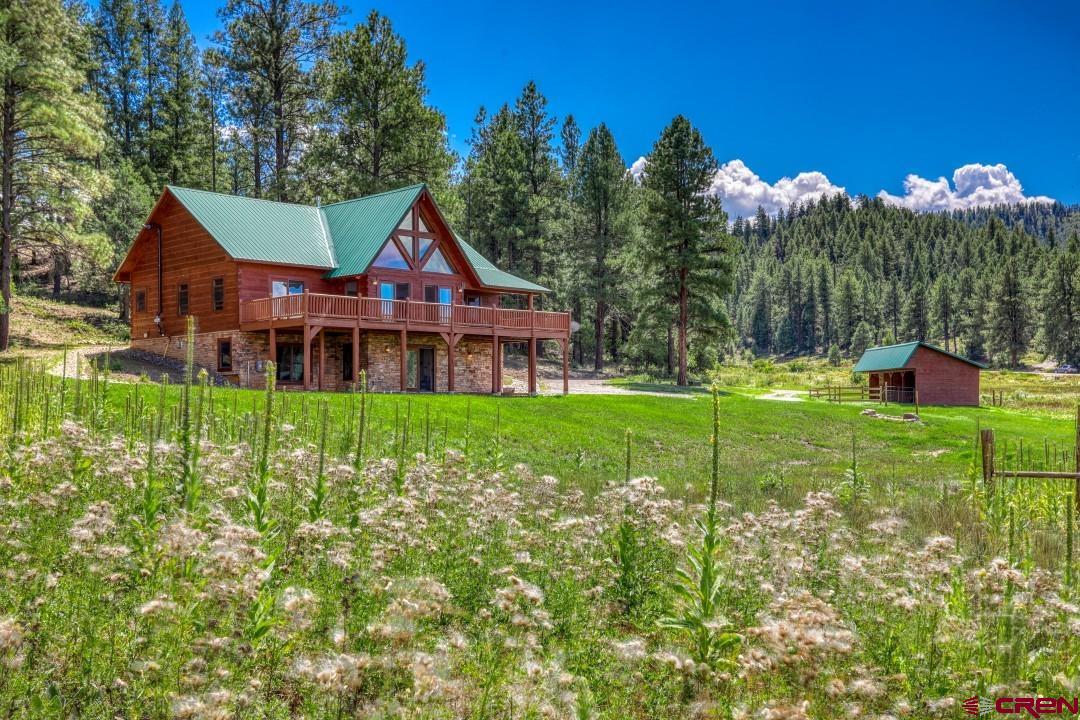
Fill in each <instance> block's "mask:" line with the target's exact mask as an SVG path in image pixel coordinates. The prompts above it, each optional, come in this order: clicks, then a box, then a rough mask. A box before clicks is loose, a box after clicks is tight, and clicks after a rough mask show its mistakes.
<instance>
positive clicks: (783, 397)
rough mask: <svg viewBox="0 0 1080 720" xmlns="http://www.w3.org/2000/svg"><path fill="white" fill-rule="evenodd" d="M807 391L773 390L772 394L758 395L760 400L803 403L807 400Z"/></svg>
mask: <svg viewBox="0 0 1080 720" xmlns="http://www.w3.org/2000/svg"><path fill="white" fill-rule="evenodd" d="M804 394H805V391H802V392H800V391H799V390H773V391H772V392H771V393H767V394H765V395H758V396H757V398H758V400H780V401H782V402H802V401H803V400H805V399H806V398H805V397H804Z"/></svg>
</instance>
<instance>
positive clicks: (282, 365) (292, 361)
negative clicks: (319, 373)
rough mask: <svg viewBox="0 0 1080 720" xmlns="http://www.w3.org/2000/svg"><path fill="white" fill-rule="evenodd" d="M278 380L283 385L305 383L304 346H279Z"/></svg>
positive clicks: (284, 344)
mask: <svg viewBox="0 0 1080 720" xmlns="http://www.w3.org/2000/svg"><path fill="white" fill-rule="evenodd" d="M277 379H278V382H283V383H299V382H303V381H304V346H303V345H302V344H300V343H282V344H280V345H278V346H277Z"/></svg>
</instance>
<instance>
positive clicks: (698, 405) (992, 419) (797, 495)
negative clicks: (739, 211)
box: [108, 383, 1073, 531]
mask: <svg viewBox="0 0 1080 720" xmlns="http://www.w3.org/2000/svg"><path fill="white" fill-rule="evenodd" d="M108 392H109V396H110V406H111V407H112V408H113V412H114V413H116V414H117V415H119V414H122V413H123V412H124V411H125V408H126V407H133V406H137V405H138V404H142V405H144V406H148V405H150V406H152V405H153V404H155V403H156V402H157V400H156V394H157V390H156V389H155V388H152V387H149V386H147V387H142V388H139V387H137V386H134V385H121V384H115V383H114V384H112V385H111V386H110V387H109V390H108ZM178 392H179V389H178V388H177V387H171V388H169V390H168V397H169V400H168V401H167V404H169V405H172V404H174V403H175V399H176V397H177V396H178ZM761 392H762V391H761V390H759V389H753V388H727V389H724V390H723V393H722V398H721V430H720V433H721V458H720V464H721V471H722V474H723V476H724V478H725V479H726V483H727V499H728V500H729V501H731V502H732V503H734V504H735V505H736V508H737V509H747V510H757V509H760V508H761V507H763V506H764V504H765V503H767V502H769V501H770V500H777V501H779V502H780V503H781V504H782V505H793V504H795V503H797V502H798V501H799V499H801V498H802V497H803V495H805V493H806V492H807V491H808V490H829V489H835V488H836V486H837V484H838V483H840V482H841V480H842V479H843V478H844V474H845V471H846V470H847V469H849V468H850V466H851V464H852V439H853V437H854V445H855V462H856V464H857V469H858V471H859V472H860V473H861V475H862V477H864V478H865V479H866V480H868V481H869V482H870V486H871V488H872V492H874V493H876V494H877V495H878V497H877V498H876V499H878V500H880V501H882V502H885V503H887V504H890V505H899V506H908V505H910V504H912V503H914V504H917V505H919V506H920V507H921V506H922V505H923V504H925V503H926V502H935V501H936V500H935V498H936V497H938V495H939V494H940V492H941V491H942V487H943V486H944V487H946V491H949V488H952V489H953V490H955V489H956V488H958V487H959V486H960V485H961V484H962V483H964V482H966V481H968V480H970V478H971V477H972V474H973V472H974V469H973V467H972V457H973V453H974V449H975V448H974V443H975V438H976V431H977V428H978V427H979V426H980V425H981V427H984V428H985V427H990V428H993V429H994V430H995V431H996V432H997V434H998V438H999V440H998V442H999V445H1004V444H1006V443H1007V444H1008V447H1009V448H1010V452H1015V449H1016V447H1017V446H1018V443H1019V441H1020V439H1023V441H1024V443H1025V445H1026V447H1027V449H1028V452H1030V451H1031V449H1032V448H1035V449H1037V450H1038V452H1039V454H1040V456H1041V453H1042V451H1043V448H1044V444H1048V445H1049V447H1050V448H1053V447H1055V443H1056V446H1057V447H1059V448H1066V447H1071V438H1072V433H1073V426H1072V423H1071V422H1070V421H1069V420H1066V419H1065V418H1064V417H1060V416H1054V415H1050V414H1045V413H1040V412H1019V411H1015V410H1010V409H1008V408H935V407H924V408H922V422H921V423H901V422H892V421H887V420H881V419H873V418H868V417H864V416H862V415H861V414H860V412H861V410H862V409H863V408H864V407H865V406H863V405H851V404H848V405H835V404H830V403H826V402H822V401H804V402H781V401H773V400H765V399H760V398H759V397H758V395H759V394H760V393H761ZM136 394H137V395H138V396H139V397H138V398H136V397H135V396H136ZM689 395H690V396H689V397H660V396H650V395H570V396H565V397H563V396H543V397H512V398H505V397H487V396H464V395H371V396H369V402H370V405H369V411H368V421H367V422H368V432H367V437H366V440H365V442H366V443H367V446H368V452H369V453H370V454H372V455H375V454H378V455H383V456H389V457H396V456H397V455H398V454H399V453H400V452H401V443H402V441H403V438H404V441H405V443H406V444H407V454H408V455H411V454H413V453H416V452H422V451H424V450H427V451H428V452H429V453H440V452H441V451H442V449H443V448H444V447H451V448H455V449H458V450H467V451H468V452H467V455H468V456H469V458H470V461H471V462H472V463H473V464H474V466H476V467H485V466H490V465H492V464H499V463H503V464H507V465H509V464H514V463H519V462H521V463H526V464H528V465H529V466H530V467H531V468H532V469H533V471H534V472H536V473H539V474H549V475H553V476H555V477H556V478H558V479H559V480H560V482H561V483H562V484H563V485H564V486H574V487H578V488H581V489H583V490H584V491H585V492H586V493H587V494H588V495H590V496H591V495H594V494H595V493H596V492H598V491H599V490H601V489H602V488H603V487H605V486H606V485H608V484H610V483H612V482H615V481H619V480H621V479H622V477H623V476H624V472H625V458H626V447H625V437H626V431H627V430H629V431H630V438H631V439H630V442H631V449H630V450H631V461H630V465H631V473H632V474H633V475H635V476H638V475H651V476H654V477H656V478H658V479H659V481H660V482H661V484H662V485H664V486H665V487H666V488H667V489H668V491H669V492H670V493H672V494H673V495H675V496H680V497H681V496H688V497H691V498H693V499H700V498H701V497H703V495H702V493H703V490H704V488H705V487H706V483H707V475H708V471H709V470H708V469H709V463H710V451H709V443H708V439H709V433H710V419H711V409H710V399H709V396H708V394H707V393H706V392H704V391H701V392H692V393H689ZM277 397H278V407H279V410H278V415H279V418H280V419H281V420H282V421H283V422H285V423H287V425H288V426H289V429H288V432H290V433H299V434H301V435H302V436H303V437H305V438H307V439H308V440H309V442H310V443H311V444H315V443H316V441H317V437H318V431H319V428H318V422H317V420H316V416H317V413H318V408H319V406H320V404H321V403H326V404H327V407H328V409H329V413H330V418H331V421H330V423H329V431H328V433H329V437H330V438H331V442H330V446H331V448H333V452H336V453H338V454H339V455H342V456H344V455H346V454H347V453H348V452H351V451H352V449H353V447H354V445H355V437H356V435H357V433H356V430H355V428H356V422H357V418H358V415H359V395H355V394H319V393H293V392H289V393H278V395H277ZM208 401H209V400H208ZM262 402H263V393H261V392H258V391H249V390H233V389H221V388H216V389H214V390H213V407H214V417H215V418H216V420H214V426H213V427H212V428H211V433H212V436H213V437H215V439H217V440H218V441H219V442H222V443H224V442H231V441H232V440H234V439H239V440H243V439H244V433H245V431H246V428H248V427H249V426H250V425H251V422H252V421H251V417H253V415H255V414H258V413H260V412H261V409H260V408H261V407H262ZM903 409H904V408H903V407H902V406H890V407H889V408H885V409H883V410H884V411H886V412H889V413H896V414H900V413H902V412H903ZM115 422H120V420H116V421H115ZM496 423H498V433H497V434H496ZM406 426H407V430H406ZM496 437H497V438H498V440H496ZM928 489H932V490H933V491H932V492H931V493H929V494H928V493H927V490H928ZM919 509H920V508H911V513H910V514H911V515H912V517H919V518H920V521H919V522H921V523H925V522H931V523H932V522H933V521H932V520H930V521H928V520H927V515H926V514H925V513H921V512H918V510H919ZM931 517H933V516H931ZM947 522H949V523H951V522H954V521H953V520H952V519H949V520H947ZM924 529H926V530H927V531H930V530H934V529H937V530H939V531H945V530H946V529H947V528H944V527H941V528H933V527H930V528H924Z"/></svg>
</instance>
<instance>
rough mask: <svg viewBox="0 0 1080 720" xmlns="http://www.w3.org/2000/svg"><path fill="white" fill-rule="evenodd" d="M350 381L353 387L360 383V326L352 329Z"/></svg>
mask: <svg viewBox="0 0 1080 720" xmlns="http://www.w3.org/2000/svg"><path fill="white" fill-rule="evenodd" d="M352 380H353V385H356V384H357V383H359V382H360V326H359V325H354V326H353V329H352Z"/></svg>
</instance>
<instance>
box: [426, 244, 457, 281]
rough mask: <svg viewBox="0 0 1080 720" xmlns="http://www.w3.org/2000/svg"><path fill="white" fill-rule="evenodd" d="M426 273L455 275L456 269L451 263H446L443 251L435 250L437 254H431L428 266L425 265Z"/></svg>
mask: <svg viewBox="0 0 1080 720" xmlns="http://www.w3.org/2000/svg"><path fill="white" fill-rule="evenodd" d="M424 271H425V272H431V273H443V274H445V275H453V274H454V269H453V268H452V267H450V263H448V262H446V258H445V257H443V254H442V250H439V249H438V248H435V252H433V253H431V257H430V258H428V261H427V264H426V265H424Z"/></svg>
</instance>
